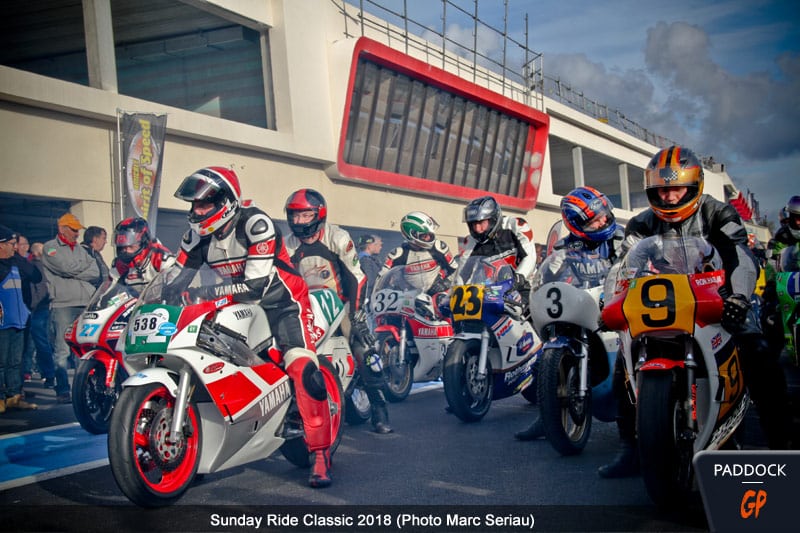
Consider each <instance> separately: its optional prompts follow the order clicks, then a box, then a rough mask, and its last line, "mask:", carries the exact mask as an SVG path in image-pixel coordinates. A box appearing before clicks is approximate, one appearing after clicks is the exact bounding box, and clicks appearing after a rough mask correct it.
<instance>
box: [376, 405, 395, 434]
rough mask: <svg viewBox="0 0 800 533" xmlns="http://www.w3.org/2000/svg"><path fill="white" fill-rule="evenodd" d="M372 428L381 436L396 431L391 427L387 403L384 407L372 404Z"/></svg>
mask: <svg viewBox="0 0 800 533" xmlns="http://www.w3.org/2000/svg"><path fill="white" fill-rule="evenodd" d="M372 428H373V431H375V433H380V434H381V435H385V434H387V433H392V432H393V431H394V430H393V429H392V427H391V426H390V425H389V410H388V409H387V408H386V403H384V404H383V405H375V404H372Z"/></svg>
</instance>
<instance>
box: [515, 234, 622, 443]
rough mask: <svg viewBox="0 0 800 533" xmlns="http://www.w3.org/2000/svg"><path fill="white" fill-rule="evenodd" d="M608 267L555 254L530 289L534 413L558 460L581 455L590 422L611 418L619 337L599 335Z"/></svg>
mask: <svg viewBox="0 0 800 533" xmlns="http://www.w3.org/2000/svg"><path fill="white" fill-rule="evenodd" d="M608 269H609V263H608V262H607V261H603V260H601V259H600V258H599V257H594V258H593V257H591V256H590V255H588V254H584V253H581V252H574V251H572V250H569V249H559V250H555V251H554V252H553V253H551V254H550V255H549V256H548V257H547V258H546V259H545V260H544V261H543V262H542V264H541V266H540V267H539V270H538V271H537V274H536V277H535V278H534V283H533V293H532V296H531V316H532V318H533V325H534V327H535V328H536V331H537V332H538V333H539V334H540V335H541V337H542V339H547V340H545V341H544V344H543V346H542V357H541V360H540V361H539V370H538V373H537V376H538V379H539V385H538V403H539V413H540V417H541V420H542V424H543V427H544V432H545V435H546V436H547V440H548V441H549V442H550V444H551V445H552V446H553V448H555V449H556V451H558V453H560V454H561V455H576V454H579V453H581V452H582V451H583V449H584V447H585V446H586V443H587V442H588V440H589V435H590V434H591V430H592V417H593V416H594V418H597V419H598V420H600V421H602V422H610V421H612V420H614V419H615V417H616V412H617V409H616V400H615V398H614V396H613V394H612V386H611V384H612V381H613V379H612V378H613V375H614V363H615V361H616V358H617V349H618V342H619V341H618V335H617V334H616V333H614V332H608V331H598V319H599V318H600V306H599V302H600V298H601V296H602V293H603V282H604V281H605V277H606V275H607V273H608Z"/></svg>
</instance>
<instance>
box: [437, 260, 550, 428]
mask: <svg viewBox="0 0 800 533" xmlns="http://www.w3.org/2000/svg"><path fill="white" fill-rule="evenodd" d="M456 280H457V283H458V285H454V286H453V288H452V289H451V291H450V313H451V315H452V317H453V329H454V331H455V335H454V336H453V340H452V342H451V343H450V344H449V345H448V347H447V353H446V354H445V360H444V375H443V381H444V392H445V396H446V397H447V403H448V404H449V405H450V408H451V409H452V411H453V413H454V414H455V415H456V416H458V418H460V419H461V420H463V421H464V422H477V421H479V420H481V419H482V418H483V417H484V416H485V415H486V413H487V412H489V407H491V405H492V400H499V399H502V398H508V397H510V396H513V395H514V394H517V393H520V392H521V393H522V395H523V396H524V397H525V399H527V400H528V401H530V402H535V401H536V383H535V378H536V372H535V363H536V361H537V358H538V349H539V344H540V342H539V337H538V336H537V335H536V332H535V331H534V329H533V326H532V325H531V323H530V321H529V320H527V317H526V313H527V310H526V307H527V306H525V305H524V303H523V302H522V298H521V296H520V295H519V293H518V292H517V291H515V290H514V270H513V269H512V268H511V266H510V265H509V264H508V263H507V262H506V261H505V259H504V258H503V257H468V258H467V259H466V260H465V261H464V262H463V264H462V265H460V267H459V271H458V273H457V274H456Z"/></svg>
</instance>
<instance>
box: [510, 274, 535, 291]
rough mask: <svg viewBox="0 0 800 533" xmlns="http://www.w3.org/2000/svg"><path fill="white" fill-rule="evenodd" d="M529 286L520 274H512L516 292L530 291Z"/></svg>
mask: <svg viewBox="0 0 800 533" xmlns="http://www.w3.org/2000/svg"><path fill="white" fill-rule="evenodd" d="M530 288H531V284H530V283H528V279H527V278H526V277H525V276H523V275H522V274H519V273H515V274H514V289H515V290H517V291H520V292H521V291H525V290H530Z"/></svg>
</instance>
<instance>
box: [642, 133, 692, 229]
mask: <svg viewBox="0 0 800 533" xmlns="http://www.w3.org/2000/svg"><path fill="white" fill-rule="evenodd" d="M664 187H687V191H686V194H685V195H683V198H681V199H680V200H679V201H678V203H677V204H674V205H671V204H667V203H665V202H663V201H662V200H661V197H660V196H659V195H658V189H661V188H664ZM644 189H645V192H646V193H647V200H648V201H649V202H650V207H651V208H652V209H653V212H654V213H655V214H656V216H657V217H658V218H660V219H661V220H664V221H665V222H682V221H684V220H686V219H687V218H689V217H690V216H692V215H693V214H694V213H695V212H696V211H697V208H698V207H699V206H700V203H699V202H700V195H701V194H703V167H702V166H701V165H700V160H699V159H698V158H697V156H696V155H694V152H692V151H691V150H688V149H686V148H682V147H680V146H670V147H669V148H666V149H664V150H661V151H660V152H658V153H657V154H656V155H654V156H653V159H651V160H650V163H649V164H648V165H647V168H646V169H645V171H644Z"/></svg>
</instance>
